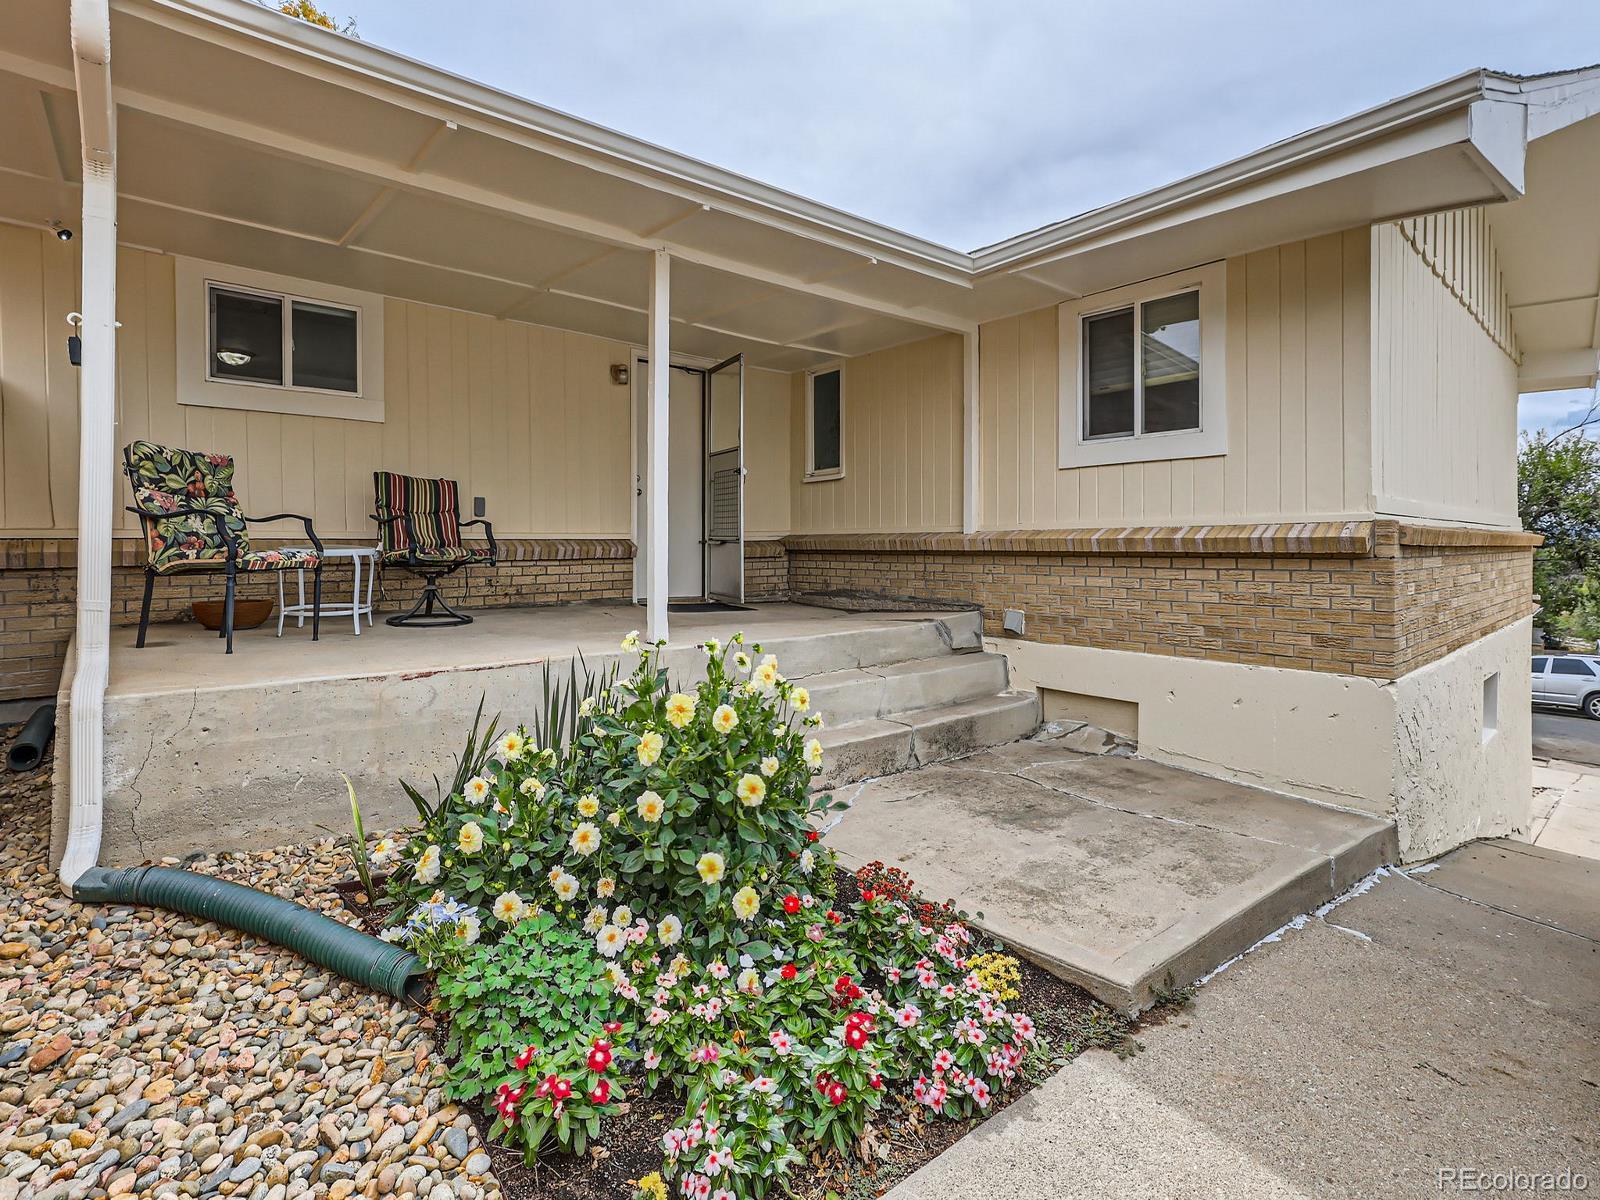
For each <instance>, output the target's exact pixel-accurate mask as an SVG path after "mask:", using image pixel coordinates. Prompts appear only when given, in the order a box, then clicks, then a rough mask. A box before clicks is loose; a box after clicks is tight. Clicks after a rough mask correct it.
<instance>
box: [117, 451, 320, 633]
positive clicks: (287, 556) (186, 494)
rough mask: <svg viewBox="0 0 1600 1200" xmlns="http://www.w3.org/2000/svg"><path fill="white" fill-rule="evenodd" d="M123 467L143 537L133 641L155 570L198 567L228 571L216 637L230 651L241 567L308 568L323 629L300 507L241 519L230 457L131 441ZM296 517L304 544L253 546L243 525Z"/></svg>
mask: <svg viewBox="0 0 1600 1200" xmlns="http://www.w3.org/2000/svg"><path fill="white" fill-rule="evenodd" d="M122 470H123V473H124V474H126V475H127V477H128V482H129V483H130V484H132V485H133V506H132V507H130V508H129V509H128V511H129V512H131V513H132V514H133V515H134V516H136V517H138V518H139V524H140V526H141V527H142V528H143V529H144V537H145V551H146V557H145V567H144V602H143V604H141V605H140V607H139V639H138V641H136V642H135V643H134V645H136V646H138V647H140V648H142V647H143V646H144V635H145V630H146V629H147V628H149V625H150V595H151V592H152V591H154V589H155V584H156V576H157V575H178V574H190V573H193V572H198V571H211V572H219V573H223V574H226V575H227V579H228V582H227V593H226V599H225V600H224V602H223V606H222V628H221V630H219V631H218V636H219V637H221V638H223V639H225V640H226V641H227V643H228V653H229V654H232V653H233V600H234V595H233V593H234V580H235V578H236V576H237V575H238V573H239V572H240V571H289V570H296V569H298V570H307V571H310V572H311V573H312V576H313V577H314V579H315V581H316V582H315V584H314V587H313V591H312V597H313V598H312V605H311V640H312V641H316V640H317V638H318V636H319V635H320V633H321V630H322V542H321V540H320V539H318V537H317V535H316V531H315V530H313V529H312V528H311V518H310V517H305V516H301V515H300V514H299V513H274V514H273V515H272V516H270V517H247V516H245V515H244V513H243V512H242V511H241V510H240V508H239V500H238V498H237V497H236V496H235V495H234V491H233V457H232V456H231V455H227V454H207V453H204V452H203V451H199V450H179V449H177V448H175V447H172V446H162V445H158V444H157V443H155V442H145V441H139V442H130V443H129V444H128V445H126V446H124V447H123V449H122ZM286 520H294V521H299V522H301V523H302V524H304V525H305V527H306V538H307V540H309V541H310V542H311V545H312V547H313V548H312V549H310V550H252V549H251V548H250V535H249V533H248V532H247V531H246V529H245V526H246V525H248V524H254V523H258V522H261V521H286Z"/></svg>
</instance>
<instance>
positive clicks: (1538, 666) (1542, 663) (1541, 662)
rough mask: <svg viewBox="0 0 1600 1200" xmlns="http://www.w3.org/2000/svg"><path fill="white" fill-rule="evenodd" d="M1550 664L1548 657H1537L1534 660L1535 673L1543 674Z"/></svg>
mask: <svg viewBox="0 0 1600 1200" xmlns="http://www.w3.org/2000/svg"><path fill="white" fill-rule="evenodd" d="M1549 665H1550V660H1549V659H1548V658H1536V659H1534V660H1533V673H1534V674H1535V675H1543V674H1544V673H1545V669H1546V668H1547V667H1549Z"/></svg>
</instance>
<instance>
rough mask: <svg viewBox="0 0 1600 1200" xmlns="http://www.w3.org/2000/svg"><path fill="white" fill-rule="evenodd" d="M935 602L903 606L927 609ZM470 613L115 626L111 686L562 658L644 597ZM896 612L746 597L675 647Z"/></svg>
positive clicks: (823, 627) (120, 689) (120, 693)
mask: <svg viewBox="0 0 1600 1200" xmlns="http://www.w3.org/2000/svg"><path fill="white" fill-rule="evenodd" d="M930 616H933V617H936V616H938V614H937V613H934V614H930V613H915V614H907V615H906V617H905V619H906V620H911V621H923V620H927V619H929V618H930ZM472 617H473V623H472V624H471V625H459V626H454V627H447V628H439V629H425V628H410V629H407V628H396V627H395V626H392V625H385V624H384V623H383V620H382V618H381V617H380V618H379V620H378V621H377V623H376V624H375V625H373V626H371V627H370V628H369V627H367V626H366V625H365V624H363V626H362V630H361V634H360V636H359V637H358V636H357V635H356V633H355V632H354V630H353V629H352V627H351V623H350V619H349V618H348V617H331V618H330V617H325V618H323V621H322V630H321V637H320V638H319V639H318V640H317V641H315V642H313V641H312V640H311V624H310V622H309V621H308V622H307V623H306V626H305V628H303V629H300V628H296V627H295V625H294V623H293V622H292V621H287V622H285V623H284V629H283V637H281V638H279V637H278V636H277V618H276V616H274V617H273V618H272V619H271V620H269V621H268V622H267V623H266V624H264V625H262V626H260V627H259V628H256V629H247V630H241V631H239V632H236V633H235V634H234V639H233V653H232V654H224V653H223V648H222V642H221V640H220V639H219V638H218V637H217V635H216V634H214V633H210V632H208V631H207V630H205V629H202V628H201V627H200V626H199V625H196V624H192V623H183V624H169V625H152V626H151V627H150V632H149V636H148V637H146V639H145V644H144V648H143V649H142V650H141V649H136V648H135V646H134V640H135V636H136V634H137V630H135V629H131V628H127V629H113V630H112V631H111V677H110V682H109V685H108V687H107V693H106V694H107V696H108V697H124V696H147V695H160V694H163V693H168V692H179V691H181V692H189V691H194V690H197V689H201V690H210V689H215V688H230V687H244V688H254V687H262V686H267V685H271V684H279V683H294V682H309V681H313V680H325V679H358V678H366V677H373V676H381V675H404V676H406V677H408V678H420V677H422V676H424V675H427V674H429V673H431V672H438V671H472V670H478V669H482V668H490V667H509V666H516V665H519V664H530V663H542V662H545V661H547V660H550V659H563V660H564V659H566V658H569V657H570V656H571V655H572V654H573V653H574V652H575V651H576V652H579V653H582V654H583V655H584V656H585V657H586V658H588V659H590V660H598V659H600V658H603V657H605V656H607V655H614V654H615V653H616V652H617V644H618V643H619V642H620V641H621V640H622V637H623V635H624V634H626V633H627V632H628V631H629V630H630V629H639V630H643V628H644V623H645V615H644V608H643V607H642V606H640V605H636V604H571V605H551V606H549V607H546V608H495V609H484V610H480V611H477V612H474V613H472ZM897 619H898V617H897V614H894V613H851V612H843V611H840V610H837V609H828V608H817V607H814V606H811V605H805V604H753V605H750V606H749V609H748V611H746V612H712V613H673V614H671V617H670V621H669V627H670V630H671V645H672V647H693V646H694V645H696V644H698V643H699V642H703V641H704V640H705V639H706V638H708V637H716V638H721V639H723V640H724V641H726V640H727V638H728V635H729V634H731V633H734V632H736V631H738V630H743V631H744V633H745V635H746V637H747V638H748V639H749V640H751V641H768V642H770V641H774V640H778V639H785V638H793V637H797V636H804V635H809V634H816V633H822V632H838V633H847V632H851V631H855V630H866V629H873V628H878V627H881V626H882V625H884V624H885V623H887V622H893V621H895V620H897Z"/></svg>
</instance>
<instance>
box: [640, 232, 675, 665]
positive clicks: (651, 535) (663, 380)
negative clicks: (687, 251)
mask: <svg viewBox="0 0 1600 1200" xmlns="http://www.w3.org/2000/svg"><path fill="white" fill-rule="evenodd" d="M647 352H648V354H649V356H650V388H649V392H648V401H647V403H646V404H645V458H644V487H645V493H644V494H645V534H644V540H645V547H646V556H645V587H646V591H645V605H646V607H645V630H646V636H648V637H649V639H650V640H651V641H652V642H654V641H666V639H667V601H668V600H669V599H670V597H669V596H668V594H667V593H668V591H669V590H670V581H671V573H670V572H669V570H668V564H667V542H668V538H667V531H668V529H670V528H671V524H670V521H669V520H668V515H669V514H668V513H667V498H668V495H669V494H670V493H669V489H668V487H667V471H668V470H669V467H668V458H667V428H668V425H669V420H668V414H669V413H670V412H671V397H670V390H671V384H672V256H671V255H669V254H668V253H667V252H666V251H665V250H657V251H656V252H655V260H654V269H653V270H652V272H651V274H650V333H649V344H648V351H647Z"/></svg>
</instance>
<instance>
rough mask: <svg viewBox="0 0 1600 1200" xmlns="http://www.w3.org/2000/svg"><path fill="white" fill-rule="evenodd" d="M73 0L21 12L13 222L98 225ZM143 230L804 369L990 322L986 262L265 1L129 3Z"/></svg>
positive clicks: (126, 121)
mask: <svg viewBox="0 0 1600 1200" xmlns="http://www.w3.org/2000/svg"><path fill="white" fill-rule="evenodd" d="M67 10H68V5H67V3H66V0H30V3H29V4H27V5H13V6H8V7H7V8H6V10H5V11H4V13H3V14H0V106H3V109H4V110H5V111H9V112H11V113H13V114H18V116H17V117H14V118H13V120H14V121H17V122H18V123H19V124H21V125H22V126H23V128H22V129H21V130H19V132H20V133H21V134H22V136H20V137H16V138H7V139H3V140H0V214H3V215H5V216H7V217H9V218H11V219H21V220H27V221H34V222H39V223H47V222H49V221H65V222H67V223H68V224H69V225H70V224H73V223H75V220H74V218H75V216H76V213H77V210H78V201H77V192H78V189H79V187H80V185H81V178H80V172H79V170H78V165H77V164H78V157H79V155H78V138H79V132H78V129H77V122H76V104H75V101H74V98H73V96H72V92H73V89H74V79H73V72H72V63H71V52H70V48H69V45H68V39H67V36H66V35H67V27H68V16H67ZM111 10H112V43H113V45H114V46H115V48H116V50H115V52H116V70H115V85H114V86H115V101H116V106H117V113H118V148H119V155H118V157H119V181H118V193H119V200H120V222H119V236H120V239H121V240H122V241H123V242H124V243H125V244H131V245H138V246H143V247H147V248H150V249H156V250H161V251H164V252H169V253H175V254H183V255H190V256H194V257H197V258H203V259H208V260H213V261H223V262H229V263H235V264H239V265H242V266H246V267H253V268H256V269H262V270H271V271H275V272H277V273H279V274H285V275H293V276H299V277H302V278H307V279H313V280H318V281H321V282H325V283H332V284H337V285H341V286H347V287H354V288H359V289H362V290H366V291H372V292H380V293H383V294H387V295H393V296H399V297H405V298H408V299H415V300H421V301H425V302H428V303H434V304H442V305H446V306H448V307H453V308H460V309H466V310H470V311H474V312H483V313H488V314H491V315H494V316H499V317H506V318H511V319H516V320H523V321H529V322H533V323H537V324H544V325H551V326H556V327H559V328H565V329H573V330H578V331H581V332H586V333H593V334H597V335H600V336H605V337H611V338H615V339H618V340H621V341H625V342H630V343H634V344H643V343H644V341H645V337H646V326H647V321H648V297H649V286H650V278H651V271H652V266H651V262H652V253H653V252H654V251H656V250H661V249H665V250H667V251H668V252H669V253H670V254H671V255H672V258H673V268H674V279H673V283H674V288H673V292H674V294H673V312H672V320H673V328H672V340H673V345H674V349H675V351H678V352H682V353H685V354H690V355H700V356H704V357H707V358H722V357H726V356H728V355H730V354H734V353H738V352H743V353H744V354H745V355H746V357H747V360H748V361H749V362H751V363H752V365H758V366H765V367H771V368H774V369H781V370H795V369H801V368H804V367H807V366H811V365H814V364H816V363H819V362H823V361H826V360H828V359H831V358H837V357H844V356H852V355H858V354H863V353H869V352H871V351H873V350H877V349H882V348H885V347H888V346H892V345H896V344H900V343H903V342H906V341H912V340H916V339H917V338H921V337H926V336H928V335H929V334H931V333H934V332H939V331H952V332H963V331H965V330H967V329H969V328H970V327H971V317H970V315H969V314H970V308H971V305H970V293H971V290H972V281H971V278H970V271H969V265H968V256H966V255H963V254H959V253H957V252H955V251H951V250H947V249H945V248H943V247H940V246H937V245H935V244H933V243H930V242H926V241H923V240H921V239H917V238H914V237H911V236H909V235H905V234H900V233H896V232H894V231H891V230H887V229H884V228H882V227H879V226H876V225H872V224H871V223H870V222H866V221H862V220H860V219H859V218H856V217H852V216H850V215H849V214H847V213H842V212H839V211H837V210H834V209H830V208H827V207H825V206H822V205H818V204H814V203H812V202H810V201H807V200H804V199H802V198H801V197H798V196H792V195H789V194H788V193H784V192H782V191H779V190H778V189H775V188H770V187H767V186H766V185H763V184H760V183H758V182H756V181H754V180H750V179H746V178H742V177H740V176H737V175H734V174H732V173H730V172H726V171H722V170H720V169H718V168H715V167H710V166H707V165H705V164H703V163H699V162H696V161H694V160H692V159H688V158H685V157H683V156H680V155H676V154H672V153H670V152H668V151H664V150H661V149H659V148H657V147H655V146H651V145H649V144H647V143H644V142H640V141H638V140H636V139H633V138H629V137H626V136H624V135H622V134H618V133H614V132H612V131H610V130H606V129H603V128H600V127H598V126H595V125H591V124H588V123H586V122H583V121H579V120H577V119H575V118H572V117H568V116H565V115H564V114H561V113H558V112H554V111H553V110H550V109H548V108H544V107H542V106H539V105H536V104H532V103H530V102H527V101H524V100H520V99H518V98H516V97H513V96H510V95H507V94H505V93H503V92H498V91H495V90H494V89H491V88H488V87H485V86H483V85H480V84H476V83H472V82H470V81H468V80H465V79H462V78H460V77H458V76H453V75H449V74H447V73H445V72H442V71H438V70H436V69H434V68H431V67H428V66H425V65H423V64H421V63H418V62H415V61H413V60H410V59H406V58H403V57H401V56H398V55H395V54H391V53H388V52H386V51H383V50H380V49H377V48H376V47H372V46H369V45H367V44H366V43H363V42H359V41H355V40H353V39H350V38H346V37H342V36H339V35H336V34H332V33H328V32H327V31H325V30H321V29H318V28H316V27H314V26H310V25H307V24H305V23H304V22H300V21H294V20H290V19H287V18H285V17H283V16H281V15H280V14H278V13H276V12H273V11H271V10H268V9H264V8H262V7H260V6H258V5H255V4H252V3H249V2H248V0H206V2H203V3H202V2H201V0H113V3H112V4H111Z"/></svg>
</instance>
